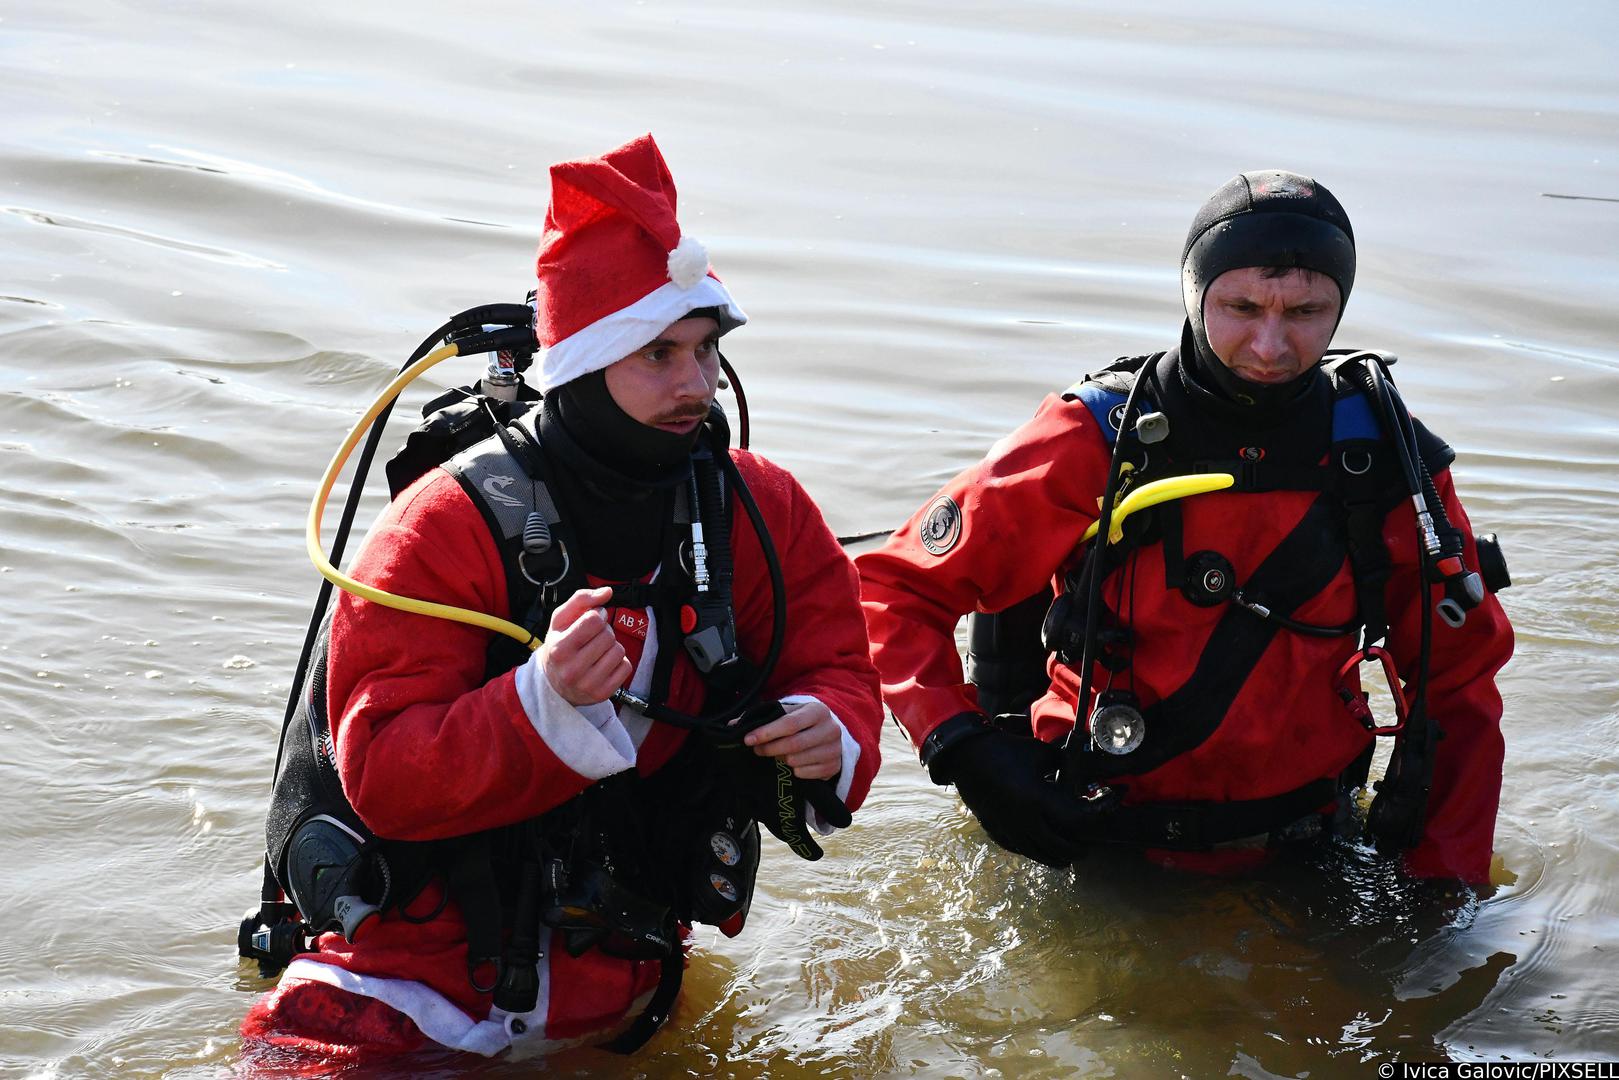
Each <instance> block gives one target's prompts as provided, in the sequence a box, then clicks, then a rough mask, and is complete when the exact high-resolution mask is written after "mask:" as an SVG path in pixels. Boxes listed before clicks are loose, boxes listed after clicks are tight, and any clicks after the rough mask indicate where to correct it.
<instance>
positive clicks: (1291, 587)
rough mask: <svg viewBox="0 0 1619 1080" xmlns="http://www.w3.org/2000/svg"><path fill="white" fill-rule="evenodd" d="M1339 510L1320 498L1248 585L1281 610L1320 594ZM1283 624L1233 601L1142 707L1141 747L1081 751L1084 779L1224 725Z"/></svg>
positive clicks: (1125, 769)
mask: <svg viewBox="0 0 1619 1080" xmlns="http://www.w3.org/2000/svg"><path fill="white" fill-rule="evenodd" d="M1337 516H1338V515H1337V508H1336V507H1335V506H1334V505H1333V501H1332V499H1331V498H1330V497H1327V496H1322V497H1319V498H1317V499H1316V500H1315V501H1314V502H1313V503H1312V504H1311V505H1310V509H1309V510H1308V511H1306V512H1305V514H1304V516H1303V517H1302V518H1301V519H1300V520H1299V523H1298V524H1297V525H1296V526H1294V528H1293V531H1292V532H1290V533H1288V535H1287V536H1286V537H1285V538H1284V539H1283V540H1282V542H1281V543H1280V544H1278V545H1277V546H1276V548H1275V549H1274V550H1273V551H1272V552H1271V553H1270V555H1269V556H1268V557H1267V558H1266V559H1265V561H1264V562H1263V563H1261V564H1260V566H1259V567H1258V569H1256V570H1255V571H1254V573H1253V575H1252V576H1251V577H1250V578H1249V580H1248V582H1247V585H1246V588H1247V589H1248V590H1249V591H1251V592H1252V593H1253V594H1255V595H1256V596H1263V597H1264V599H1265V602H1266V604H1267V605H1268V606H1269V607H1271V608H1272V609H1273V610H1275V611H1278V612H1283V613H1291V612H1292V611H1293V610H1294V609H1296V608H1297V607H1298V606H1299V605H1301V604H1303V603H1305V602H1306V601H1308V600H1310V599H1312V598H1314V597H1315V596H1317V595H1319V594H1320V593H1321V591H1322V590H1323V589H1325V588H1326V587H1327V585H1328V584H1330V583H1331V581H1332V579H1333V578H1334V577H1336V576H1337V574H1338V571H1339V570H1340V569H1341V568H1342V567H1343V562H1344V552H1343V550H1342V548H1340V547H1337V546H1336V545H1332V544H1323V543H1322V542H1321V537H1322V536H1324V535H1334V533H1335V530H1334V528H1333V524H1334V522H1335V521H1336V519H1337ZM1279 629H1280V627H1279V626H1278V625H1277V624H1276V623H1275V622H1273V621H1271V620H1269V619H1262V618H1260V617H1259V616H1257V615H1255V614H1253V613H1252V612H1250V611H1249V610H1247V609H1246V608H1243V607H1238V606H1235V605H1232V606H1230V607H1228V608H1227V609H1226V611H1225V613H1224V614H1223V615H1222V616H1221V618H1220V621H1219V622H1218V623H1217V624H1216V625H1215V627H1214V630H1213V631H1212V632H1211V633H1210V634H1209V639H1208V645H1207V646H1206V647H1205V648H1204V650H1203V654H1202V655H1201V656H1200V657H1199V658H1198V662H1197V667H1196V668H1195V669H1194V671H1193V672H1192V675H1191V677H1190V678H1188V679H1187V680H1186V682H1185V683H1184V684H1182V685H1181V687H1180V688H1179V689H1178V690H1176V691H1175V692H1173V693H1172V694H1170V695H1169V696H1168V697H1166V698H1164V699H1163V700H1162V701H1159V702H1157V703H1156V704H1154V705H1150V706H1148V707H1147V708H1146V709H1145V710H1144V712H1143V715H1144V716H1145V718H1146V721H1147V735H1146V738H1145V739H1144V740H1143V742H1142V745H1141V746H1140V748H1138V749H1137V750H1135V751H1133V752H1131V753H1129V754H1120V755H1114V754H1101V753H1093V754H1084V755H1081V756H1079V757H1078V758H1077V759H1076V761H1077V762H1079V763H1080V764H1081V766H1082V767H1083V768H1084V771H1085V773H1086V779H1087V780H1100V779H1102V778H1104V777H1108V776H1118V775H1124V774H1139V773H1143V772H1147V771H1149V770H1151V769H1155V768H1157V767H1158V766H1160V765H1162V764H1164V763H1165V762H1167V761H1169V760H1170V759H1171V758H1173V757H1176V756H1178V755H1180V754H1183V753H1186V752H1187V751H1188V750H1191V749H1193V748H1194V747H1196V746H1198V745H1200V744H1202V743H1203V742H1204V740H1206V739H1207V738H1208V737H1209V736H1210V735H1212V734H1214V731H1215V729H1216V728H1217V727H1219V725H1220V721H1221V720H1222V719H1223V718H1224V717H1225V714H1226V712H1227V710H1229V709H1230V707H1231V705H1232V703H1233V702H1234V701H1235V700H1236V698H1237V695H1238V694H1239V693H1240V692H1241V691H1242V688H1243V686H1244V685H1246V683H1247V680H1248V675H1249V673H1250V672H1252V671H1253V669H1254V666H1255V665H1256V664H1258V663H1259V659H1260V657H1261V656H1262V655H1263V654H1264V652H1265V650H1266V649H1267V648H1269V646H1270V643H1271V640H1272V639H1273V638H1274V637H1275V636H1276V634H1277V632H1278V630H1279Z"/></svg>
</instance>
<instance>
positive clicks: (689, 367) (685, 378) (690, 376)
mask: <svg viewBox="0 0 1619 1080" xmlns="http://www.w3.org/2000/svg"><path fill="white" fill-rule="evenodd" d="M674 393H675V396H676V397H679V398H688V399H690V398H707V397H708V394H709V385H708V373H707V372H705V371H704V370H703V365H702V362H701V361H700V360H698V359H697V353H696V351H695V350H689V351H684V352H682V353H681V355H680V360H679V368H678V381H677V382H676V383H675V387H674Z"/></svg>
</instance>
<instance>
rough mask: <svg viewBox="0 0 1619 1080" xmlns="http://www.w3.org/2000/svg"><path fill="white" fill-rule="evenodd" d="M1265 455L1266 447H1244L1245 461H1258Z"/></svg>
mask: <svg viewBox="0 0 1619 1080" xmlns="http://www.w3.org/2000/svg"><path fill="white" fill-rule="evenodd" d="M1264 456H1265V448H1264V447H1263V446H1245V447H1243V448H1242V460H1244V461H1258V460H1259V459H1260V458H1262V457H1264Z"/></svg>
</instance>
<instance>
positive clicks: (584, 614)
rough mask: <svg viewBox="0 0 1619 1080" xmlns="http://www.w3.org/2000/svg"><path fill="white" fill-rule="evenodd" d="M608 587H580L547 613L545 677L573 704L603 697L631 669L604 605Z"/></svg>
mask: <svg viewBox="0 0 1619 1080" xmlns="http://www.w3.org/2000/svg"><path fill="white" fill-rule="evenodd" d="M612 596H613V590H612V589H606V588H603V589H580V590H579V591H578V592H576V593H574V594H573V595H572V596H570V597H568V598H567V599H566V600H564V601H563V602H562V604H561V605H560V606H559V607H558V608H557V609H556V610H555V611H554V612H552V613H551V629H550V630H549V631H548V632H547V633H546V635H545V643H544V644H543V645H541V646H540V668H541V669H542V670H543V671H544V672H545V678H546V681H547V682H549V683H550V684H551V688H552V689H553V690H555V691H556V692H557V694H558V695H560V696H561V698H562V700H564V701H566V702H567V703H568V704H570V705H572V706H574V707H575V708H577V707H579V706H581V705H595V704H597V703H598V702H602V701H606V700H607V699H608V698H609V697H611V696H612V693H613V691H614V690H617V689H618V688H619V687H620V686H623V685H624V683H625V681H626V680H627V679H628V678H629V677H630V675H631V673H632V672H633V671H634V668H633V666H632V665H631V664H630V658H629V657H628V656H626V655H624V646H622V645H620V644H619V643H618V638H616V637H614V636H613V628H612V626H610V625H609V624H608V621H607V613H606V612H604V611H602V605H603V604H605V603H607V601H608V600H610V599H612Z"/></svg>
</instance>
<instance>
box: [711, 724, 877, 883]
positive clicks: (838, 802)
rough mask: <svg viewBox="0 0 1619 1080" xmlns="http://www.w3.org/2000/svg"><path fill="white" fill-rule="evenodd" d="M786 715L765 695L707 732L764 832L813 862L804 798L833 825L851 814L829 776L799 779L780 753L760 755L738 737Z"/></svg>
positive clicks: (816, 853) (845, 823) (815, 847)
mask: <svg viewBox="0 0 1619 1080" xmlns="http://www.w3.org/2000/svg"><path fill="white" fill-rule="evenodd" d="M784 715H786V710H785V709H783V708H782V706H781V702H779V701H765V702H761V703H760V704H758V705H755V706H753V707H752V708H751V709H749V710H748V711H747V712H745V713H743V714H742V716H741V718H740V719H738V720H737V721H736V722H735V723H734V724H731V725H729V726H727V727H724V728H720V729H717V730H713V731H710V732H707V735H708V737H709V738H710V739H712V740H713V742H714V745H715V746H716V747H717V748H719V749H720V750H723V751H728V752H730V754H731V756H732V763H733V765H734V767H735V772H736V778H737V783H738V785H739V787H740V788H741V792H742V798H743V801H744V803H745V804H746V805H747V807H748V808H749V810H751V811H752V813H753V815H754V816H755V817H756V818H757V819H758V820H759V824H761V825H763V826H764V827H765V828H767V829H769V830H770V835H772V836H774V837H775V838H776V839H777V840H780V841H781V842H782V843H784V844H786V845H787V846H788V847H790V848H792V849H793V853H794V854H795V855H797V856H798V857H799V858H801V859H808V860H809V861H810V862H814V861H815V860H816V859H819V858H820V857H821V856H822V855H824V854H825V852H823V851H822V850H821V845H819V844H817V843H816V842H815V830H814V829H812V828H811V827H810V824H809V821H808V819H807V816H806V814H805V812H804V805H805V804H806V803H808V804H809V805H810V806H813V807H814V808H815V811H816V812H817V813H818V814H820V815H821V820H822V821H824V822H826V823H827V824H828V825H831V826H832V827H833V828H837V829H846V828H848V827H849V824H850V822H852V821H853V820H854V818H853V816H852V815H851V814H850V813H849V808H848V807H847V806H844V805H843V800H842V799H839V798H838V792H837V787H836V786H835V785H834V783H833V781H831V780H804V779H801V778H800V777H798V776H796V775H794V773H793V767H792V766H791V765H789V764H787V762H786V761H784V760H783V759H781V758H769V757H760V756H759V755H758V754H756V753H754V752H753V748H752V747H749V746H747V745H745V744H744V743H743V742H742V737H743V736H744V735H746V734H747V733H748V732H750V731H752V730H753V729H755V728H758V727H763V726H764V725H765V724H768V723H770V721H772V720H775V719H778V718H780V717H781V716H784Z"/></svg>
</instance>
